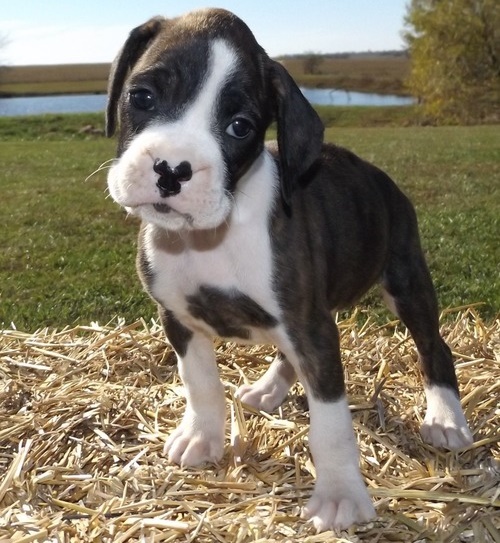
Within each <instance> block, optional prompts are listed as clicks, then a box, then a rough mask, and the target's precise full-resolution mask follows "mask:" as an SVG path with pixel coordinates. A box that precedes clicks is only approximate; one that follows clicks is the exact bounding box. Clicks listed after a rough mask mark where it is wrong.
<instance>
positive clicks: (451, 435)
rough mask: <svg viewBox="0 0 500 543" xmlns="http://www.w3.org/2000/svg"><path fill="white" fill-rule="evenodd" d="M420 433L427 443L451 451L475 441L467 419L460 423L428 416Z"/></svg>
mask: <svg viewBox="0 0 500 543" xmlns="http://www.w3.org/2000/svg"><path fill="white" fill-rule="evenodd" d="M420 434H421V436H422V439H423V440H424V441H425V442H426V443H429V444H430V445H433V446H434V447H442V448H443V449H448V450H450V451H453V450H455V449H464V448H465V447H469V446H470V445H472V443H473V442H474V439H473V437H472V434H471V432H470V430H469V427H468V426H467V423H466V422H465V419H464V421H463V424H459V425H458V424H456V423H450V422H449V421H447V420H439V419H438V418H437V417H428V416H426V417H425V420H424V422H423V424H422V426H421V427H420Z"/></svg>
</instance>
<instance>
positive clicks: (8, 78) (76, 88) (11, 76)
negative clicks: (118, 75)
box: [0, 64, 110, 95]
mask: <svg viewBox="0 0 500 543" xmlns="http://www.w3.org/2000/svg"><path fill="white" fill-rule="evenodd" d="M109 68H110V65H109V64H62V65H54V66H50V65H48V66H12V67H2V68H0V95H2V94H3V95H30V94H31V95H33V94H61V93H68V94H71V93H94V92H96V93H102V92H106V86H107V80H108V75H109Z"/></svg>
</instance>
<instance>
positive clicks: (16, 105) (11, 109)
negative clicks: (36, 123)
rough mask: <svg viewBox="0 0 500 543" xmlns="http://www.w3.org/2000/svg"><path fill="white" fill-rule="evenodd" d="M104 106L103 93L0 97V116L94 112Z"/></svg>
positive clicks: (104, 97) (102, 109) (104, 98)
mask: <svg viewBox="0 0 500 543" xmlns="http://www.w3.org/2000/svg"><path fill="white" fill-rule="evenodd" d="M105 107H106V95H105V94H68V95H57V96H26V97H22V98H0V117H7V116H18V115H40V114H42V113H94V112H98V111H104V108H105Z"/></svg>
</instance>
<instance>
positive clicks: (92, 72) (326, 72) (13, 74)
mask: <svg viewBox="0 0 500 543" xmlns="http://www.w3.org/2000/svg"><path fill="white" fill-rule="evenodd" d="M282 62H283V64H284V65H285V66H286V68H287V69H288V70H289V71H290V73H291V74H292V76H293V77H294V78H295V79H296V80H297V82H298V83H299V84H300V85H303V86H308V87H323V88H338V89H347V90H353V91H365V92H380V93H389V94H404V83H403V82H404V79H405V78H406V76H407V74H408V70H409V60H408V58H407V57H406V56H395V55H366V56H362V55H354V56H349V57H347V58H336V57H335V58H331V57H322V60H321V61H320V62H319V63H318V66H317V70H316V71H317V73H314V74H307V73H304V68H305V64H304V62H305V59H304V58H301V57H290V58H285V59H282ZM109 68H110V65H109V64H67V65H60V66H17V67H3V68H0V95H2V94H3V95H29V94H31V95H33V94H60V93H94V92H95V93H100V92H106V86H107V79H108V74H109Z"/></svg>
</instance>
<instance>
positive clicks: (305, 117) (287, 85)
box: [271, 61, 324, 206]
mask: <svg viewBox="0 0 500 543" xmlns="http://www.w3.org/2000/svg"><path fill="white" fill-rule="evenodd" d="M271 82H272V87H273V90H274V94H275V100H276V120H277V124H278V147H279V155H280V170H281V171H280V174H281V194H282V198H283V201H284V203H285V205H287V206H288V205H289V204H290V200H291V195H292V192H293V190H294V188H295V186H296V185H297V183H298V181H299V179H300V177H301V176H302V175H303V174H305V173H306V172H307V170H308V169H309V168H310V167H311V166H312V164H313V163H314V161H315V160H316V159H317V158H318V157H319V154H320V151H321V146H322V144H323V131H324V127H323V123H322V121H321V119H320V118H319V116H318V114H317V113H316V111H315V110H314V109H313V107H312V106H311V104H309V102H308V101H307V100H306V99H305V98H304V95H303V94H302V92H301V91H300V89H299V88H298V87H297V84H296V83H295V81H294V80H293V79H292V77H291V76H290V74H289V73H288V72H287V71H286V69H285V68H284V67H283V66H282V65H281V64H280V63H279V62H275V61H272V66H271Z"/></svg>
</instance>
